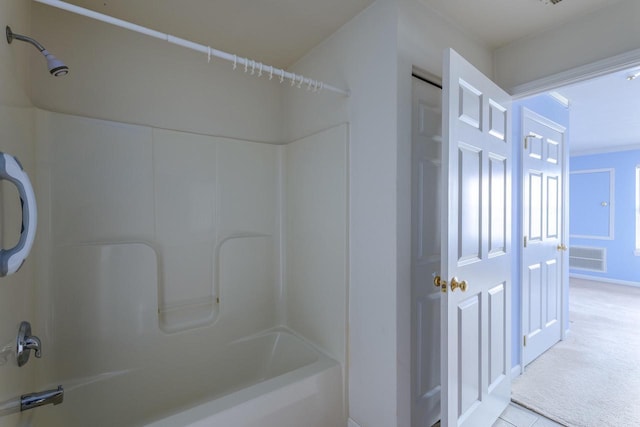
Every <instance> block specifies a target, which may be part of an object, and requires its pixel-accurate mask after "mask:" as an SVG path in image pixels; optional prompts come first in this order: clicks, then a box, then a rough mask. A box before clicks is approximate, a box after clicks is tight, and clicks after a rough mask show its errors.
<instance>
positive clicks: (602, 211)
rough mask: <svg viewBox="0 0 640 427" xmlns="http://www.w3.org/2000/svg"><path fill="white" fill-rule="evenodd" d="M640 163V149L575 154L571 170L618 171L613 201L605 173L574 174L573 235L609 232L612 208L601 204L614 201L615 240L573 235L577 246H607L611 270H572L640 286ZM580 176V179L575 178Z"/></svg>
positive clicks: (572, 189) (581, 273)
mask: <svg viewBox="0 0 640 427" xmlns="http://www.w3.org/2000/svg"><path fill="white" fill-rule="evenodd" d="M638 165H640V150H630V151H618V152H611V153H601V154H592V155H585V156H572V157H571V163H570V168H571V172H576V171H584V170H592V169H613V170H614V183H615V187H614V194H613V199H612V200H609V196H608V193H609V188H608V187H607V186H606V185H605V183H604V182H603V181H604V179H603V178H604V176H603V174H593V175H591V174H590V175H587V176H586V177H585V176H580V177H578V176H577V175H575V174H573V175H571V184H570V185H571V225H570V232H571V234H580V235H585V234H588V235H595V236H602V235H607V234H608V233H605V231H608V230H605V227H606V225H608V213H609V210H608V209H607V208H605V207H603V206H601V204H600V203H601V202H602V201H607V202H608V203H611V202H613V203H614V209H613V216H614V221H613V224H614V230H613V235H614V239H613V240H603V239H586V238H575V237H572V238H571V241H570V244H571V245H575V246H593V247H604V248H606V249H607V272H606V273H597V272H591V271H585V270H575V269H572V270H570V272H571V273H572V274H573V273H575V274H580V275H588V276H592V277H594V278H607V279H613V280H615V281H622V282H631V283H635V284H638V285H640V256H635V255H634V250H635V230H636V224H635V203H636V198H635V197H636V196H635V191H636V189H635V179H636V175H635V173H636V172H635V169H636V166H638ZM576 177H578V179H575V178H576Z"/></svg>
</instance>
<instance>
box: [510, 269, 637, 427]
mask: <svg viewBox="0 0 640 427" xmlns="http://www.w3.org/2000/svg"><path fill="white" fill-rule="evenodd" d="M569 292H570V295H569V319H570V333H569V334H568V335H567V339H566V340H565V341H561V342H559V343H558V344H556V345H555V346H554V347H552V348H551V349H550V350H548V351H547V352H546V353H544V354H542V355H541V356H540V357H539V358H538V359H536V360H535V361H533V362H532V363H531V364H529V365H528V366H527V368H526V372H525V374H524V375H521V376H520V377H518V378H517V379H515V380H514V382H513V387H512V400H513V401H515V402H517V403H518V404H520V405H522V406H525V407H527V408H529V409H531V410H533V411H536V412H538V413H540V414H542V415H544V416H546V417H547V418H550V419H552V420H554V421H556V422H559V423H561V424H565V425H568V426H580V427H591V426H594V427H595V426H599V427H600V426H615V427H626V426H640V401H639V399H640V288H634V287H629V286H619V285H611V284H605V283H600V282H593V281H587V280H578V279H571V283H570V291H569Z"/></svg>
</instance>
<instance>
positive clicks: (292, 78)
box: [34, 0, 350, 97]
mask: <svg viewBox="0 0 640 427" xmlns="http://www.w3.org/2000/svg"><path fill="white" fill-rule="evenodd" d="M34 1H36V2H38V3H42V4H46V5H49V6H53V7H56V8H58V9H62V10H66V11H68V12H72V13H75V14H78V15H82V16H86V17H88V18H92V19H96V20H98V21H102V22H106V23H107V24H112V25H115V26H117V27H121V28H125V29H127V30H131V31H135V32H137V33H140V34H145V35H147V36H151V37H155V38H157V39H160V40H165V41H167V42H169V43H172V44H176V45H178V46H182V47H186V48H188V49H191V50H195V51H197V52H201V53H204V54H206V55H207V57H208V60H209V61H211V57H212V56H215V57H217V58H220V59H224V60H226V61H229V62H232V63H233V69H234V70H235V69H236V68H237V66H238V65H240V66H243V67H244V71H245V73H246V72H249V71H251V74H255V73H256V72H257V73H258V74H257V75H258V77H260V76H262V75H263V74H264V75H268V76H269V80H271V79H272V78H273V77H274V76H276V77H279V79H280V83H282V82H283V81H284V80H285V79H286V80H288V82H290V83H291V86H297V87H299V88H300V87H303V86H305V87H306V88H307V90H311V91H313V92H320V91H323V90H328V91H330V92H335V93H338V94H341V95H344V96H347V97H348V96H349V95H350V91H349V90H344V89H339V88H337V87H334V86H331V85H328V84H326V83H324V82H321V81H319V80H313V79H310V78H308V77H304V76H302V75H300V74H295V73H290V72H288V71H285V70H283V69H281V68H275V67H273V66H271V65H265V64H263V63H261V62H257V61H254V60H252V59H249V58H243V57H240V56H238V55H233V54H230V53H227V52H224V51H221V50H218V49H214V48H212V47H211V46H205V45H203V44H199V43H195V42H192V41H189V40H186V39H182V38H180V37H175V36H172V35H171V34H166V33H161V32H160V31H156V30H152V29H150V28H146V27H143V26H141V25H137V24H133V23H131V22H128V21H124V20H122V19H118V18H114V17H112V16H109V15H105V14H102V13H99V12H95V11H93V10H89V9H85V8H83V7H80V6H76V5H73V4H70V3H66V2H64V1H60V0H34Z"/></svg>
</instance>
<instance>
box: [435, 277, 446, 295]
mask: <svg viewBox="0 0 640 427" xmlns="http://www.w3.org/2000/svg"><path fill="white" fill-rule="evenodd" d="M433 285H434V286H435V287H436V288H440V289H441V290H442V292H447V281H446V280H442V278H441V277H440V276H435V277H434V278H433Z"/></svg>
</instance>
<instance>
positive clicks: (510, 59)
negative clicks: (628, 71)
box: [494, 0, 640, 90]
mask: <svg viewBox="0 0 640 427" xmlns="http://www.w3.org/2000/svg"><path fill="white" fill-rule="evenodd" d="M638 48H640V2H638V1H637V0H624V1H622V2H619V3H614V4H613V5H610V6H607V7H605V8H603V9H600V10H598V11H596V12H594V13H590V14H587V15H584V16H580V17H577V18H576V19H574V20H572V21H571V22H569V23H567V24H566V25H563V26H561V27H558V28H552V29H549V30H546V31H544V32H541V33H539V34H536V35H533V36H530V37H525V38H523V39H520V40H517V41H515V42H513V43H510V44H508V45H507V46H504V47H502V48H500V49H497V50H496V51H495V53H494V62H495V70H496V71H495V81H496V82H497V83H498V84H499V85H500V86H501V87H503V88H505V89H506V90H510V89H511V88H513V87H514V86H516V85H520V84H523V83H528V82H530V81H532V80H536V79H539V78H542V77H546V76H549V75H552V74H556V73H559V72H561V71H565V70H569V69H571V68H574V67H577V66H580V65H586V64H590V63H592V62H595V61H597V60H601V59H605V58H609V57H611V56H614V55H618V54H621V53H624V52H627V51H630V50H634V49H638Z"/></svg>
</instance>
